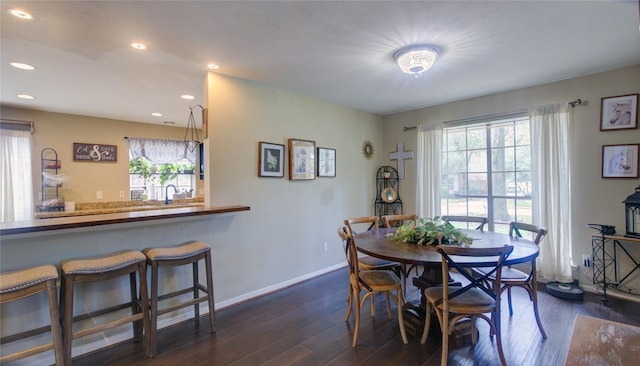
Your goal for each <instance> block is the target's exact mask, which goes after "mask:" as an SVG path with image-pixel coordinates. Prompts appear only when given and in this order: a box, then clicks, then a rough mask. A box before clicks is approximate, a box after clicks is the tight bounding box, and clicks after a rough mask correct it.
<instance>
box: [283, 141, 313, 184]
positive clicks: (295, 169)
mask: <svg viewBox="0 0 640 366" xmlns="http://www.w3.org/2000/svg"><path fill="white" fill-rule="evenodd" d="M315 156H316V142H315V141H310V140H300V139H289V180H313V179H316V174H315V171H316V158H315Z"/></svg>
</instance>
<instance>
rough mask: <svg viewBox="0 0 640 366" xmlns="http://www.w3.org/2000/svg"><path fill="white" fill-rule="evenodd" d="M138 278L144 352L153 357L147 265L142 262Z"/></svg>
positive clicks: (139, 266)
mask: <svg viewBox="0 0 640 366" xmlns="http://www.w3.org/2000/svg"><path fill="white" fill-rule="evenodd" d="M138 277H139V280H140V294H139V296H140V311H141V312H142V329H143V336H142V341H143V342H144V350H145V353H146V355H147V357H152V354H151V341H150V339H151V337H150V333H151V319H150V315H149V291H148V286H147V263H146V262H140V264H139V265H138Z"/></svg>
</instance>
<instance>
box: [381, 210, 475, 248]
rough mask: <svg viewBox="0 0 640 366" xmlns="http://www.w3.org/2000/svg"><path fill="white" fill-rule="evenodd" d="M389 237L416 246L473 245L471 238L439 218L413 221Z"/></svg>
mask: <svg viewBox="0 0 640 366" xmlns="http://www.w3.org/2000/svg"><path fill="white" fill-rule="evenodd" d="M389 235H390V236H392V237H393V239H394V240H397V241H398V242H402V243H412V244H416V245H433V246H436V245H440V244H452V245H471V243H472V241H473V239H472V238H471V237H470V236H467V235H465V234H464V233H462V231H461V230H460V229H457V228H455V227H454V226H453V225H451V223H450V222H449V221H446V220H442V218H440V217H439V216H436V217H434V218H433V219H424V218H420V219H418V221H417V222H414V221H411V222H409V223H407V224H404V225H402V226H400V227H399V228H398V230H396V232H395V234H389Z"/></svg>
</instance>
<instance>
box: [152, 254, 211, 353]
mask: <svg viewBox="0 0 640 366" xmlns="http://www.w3.org/2000/svg"><path fill="white" fill-rule="evenodd" d="M142 252H143V253H144V254H145V255H146V256H147V264H148V265H149V266H151V299H150V300H149V301H150V308H151V319H150V320H151V325H150V328H151V330H150V334H149V344H150V349H151V354H152V355H153V356H155V355H156V353H157V350H156V348H157V347H156V333H157V331H158V316H159V315H162V314H166V313H169V312H172V311H175V310H177V309H181V308H184V307H187V306H193V312H194V319H195V324H196V327H197V326H199V318H200V303H201V302H204V301H207V302H208V305H209V327H210V328H209V330H210V332H211V333H214V332H215V331H216V322H215V309H214V302H213V275H212V271H211V248H210V247H209V246H208V245H207V244H205V243H202V242H190V243H186V244H183V245H178V246H174V247H168V248H147V249H144V250H143V251H142ZM202 259H204V261H205V271H206V277H207V278H206V280H207V285H206V286H203V285H202V284H200V282H199V280H198V272H199V271H198V262H199V261H200V260H202ZM186 264H191V265H192V269H193V282H192V286H191V287H188V288H185V289H182V290H178V291H174V292H170V293H167V294H163V295H159V294H158V271H159V268H160V267H175V266H182V265H186ZM190 292H193V299H191V300H188V301H184V302H181V303H179V304H175V305H172V306H167V307H166V308H163V309H160V310H159V309H158V302H159V301H162V300H166V299H169V298H172V297H176V296H179V295H183V294H187V293H190ZM200 292H204V293H205V294H206V297H205V296H203V297H200Z"/></svg>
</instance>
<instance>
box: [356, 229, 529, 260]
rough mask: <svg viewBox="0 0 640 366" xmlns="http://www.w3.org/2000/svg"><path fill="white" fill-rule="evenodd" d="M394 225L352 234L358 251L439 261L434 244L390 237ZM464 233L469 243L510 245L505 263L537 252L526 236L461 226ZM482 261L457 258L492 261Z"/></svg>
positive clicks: (396, 258) (374, 254)
mask: <svg viewBox="0 0 640 366" xmlns="http://www.w3.org/2000/svg"><path fill="white" fill-rule="evenodd" d="M396 229H397V228H379V229H373V230H369V231H366V232H362V233H359V234H356V235H354V241H355V244H356V247H357V248H358V251H360V252H362V253H364V254H367V255H370V256H373V257H377V258H382V259H386V260H389V261H393V262H400V263H406V264H413V265H421V266H425V265H434V264H440V263H442V257H441V256H440V253H438V252H437V251H436V249H435V247H434V246H420V245H415V244H411V243H402V242H399V241H396V240H394V239H393V234H394V233H395V231H396ZM461 231H462V232H463V233H464V234H465V235H467V236H470V237H471V238H473V243H472V244H471V247H478V248H480V247H496V246H504V245H513V247H514V248H513V252H511V254H510V255H509V256H508V257H507V260H506V261H505V264H506V265H511V264H517V263H525V262H530V261H531V260H532V259H534V258H536V257H537V256H538V252H539V248H538V246H537V245H536V244H535V243H534V242H532V241H530V240H527V239H523V238H517V237H512V236H510V235H507V234H502V233H496V232H493V231H479V230H465V229H462V230H461ZM485 260H487V261H488V262H486V263H485V262H483V259H482V258H477V257H473V258H472V257H464V258H459V260H458V259H457V260H456V262H459V263H468V264H469V265H472V266H482V265H491V264H490V263H489V262H490V259H487V258H485ZM494 262H495V259H494Z"/></svg>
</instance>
